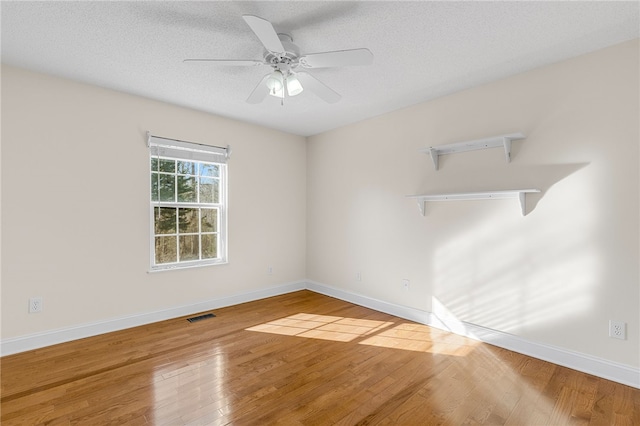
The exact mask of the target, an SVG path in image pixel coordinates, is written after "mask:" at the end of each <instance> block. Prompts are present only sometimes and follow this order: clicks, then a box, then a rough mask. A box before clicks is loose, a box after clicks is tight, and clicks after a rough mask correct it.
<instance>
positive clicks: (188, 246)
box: [180, 235, 200, 261]
mask: <svg viewBox="0 0 640 426" xmlns="http://www.w3.org/2000/svg"><path fill="white" fill-rule="evenodd" d="M198 259H200V247H199V243H198V236H197V235H181V236H180V261H183V260H198Z"/></svg>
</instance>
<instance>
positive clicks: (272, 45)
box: [242, 15, 285, 54]
mask: <svg viewBox="0 0 640 426" xmlns="http://www.w3.org/2000/svg"><path fill="white" fill-rule="evenodd" d="M242 18H244V20H245V22H246V23H247V24H248V25H249V27H251V30H253V32H254V33H255V34H256V35H257V36H258V39H260V42H261V43H262V44H263V45H264V47H265V48H266V49H267V50H268V51H269V52H271V53H279V54H284V53H285V48H284V46H283V45H282V42H281V41H280V37H278V33H276V30H274V29H273V25H271V22H269V21H267V20H266V19H262V18H259V17H257V16H253V15H242Z"/></svg>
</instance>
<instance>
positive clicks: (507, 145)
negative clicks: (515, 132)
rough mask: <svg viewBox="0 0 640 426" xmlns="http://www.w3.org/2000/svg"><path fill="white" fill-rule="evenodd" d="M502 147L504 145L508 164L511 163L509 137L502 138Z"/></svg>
mask: <svg viewBox="0 0 640 426" xmlns="http://www.w3.org/2000/svg"><path fill="white" fill-rule="evenodd" d="M502 145H504V155H505V157H506V158H507V163H510V162H511V139H510V138H507V137H504V138H502ZM521 194H522V193H521Z"/></svg>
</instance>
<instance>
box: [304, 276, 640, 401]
mask: <svg viewBox="0 0 640 426" xmlns="http://www.w3.org/2000/svg"><path fill="white" fill-rule="evenodd" d="M307 289H309V290H311V291H315V292H316V293H321V294H324V295H326V296H331V297H335V298H336V299H340V300H344V301H346V302H350V303H354V304H356V305H360V306H364V307H367V308H371V309H375V310H376V311H380V312H385V313H388V314H390V315H394V316H397V317H400V318H404V319H408V320H411V321H415V322H419V323H421V324H426V325H429V326H432V327H436V328H439V329H442V330H446V331H450V332H452V333H456V334H459V335H462V336H465V337H469V338H471V339H474V340H478V341H481V342H485V343H489V344H492V345H494V346H498V347H500V348H504V349H508V350H511V351H514V352H518V353H521V354H523V355H527V356H531V357H533V358H538V359H541V360H544V361H548V362H552V363H554V364H558V365H561V366H563V367H567V368H571V369H573V370H577V371H581V372H583V373H587V374H592V375H594V376H597V377H601V378H603V379H607V380H611V381H614V382H618V383H622V384H624V385H627V386H632V387H634V388H639V389H640V369H638V368H634V367H631V366H628V365H624V364H620V363H616V362H613V361H608V360H605V359H601V358H597V357H594V356H591V355H586V354H582V353H579V352H575V351H571V350H568V349H563V348H559V347H556V346H551V345H547V344H544V343H539V342H533V341H530V340H526V339H523V338H522V337H518V336H515V335H512V334H509V333H505V332H502V331H497V330H492V329H489V328H485V327H481V326H478V325H474V324H470V323H466V322H462V321H458V320H453V319H450V318H446V317H440V316H437V315H436V314H434V313H432V312H427V311H422V310H419V309H415V308H410V307H407V306H400V305H396V304H393V303H388V302H384V301H381V300H377V299H373V298H371V297H367V296H363V295H360V294H355V293H351V292H348V291H345V290H341V289H337V288H335V287H331V286H327V285H325V284H321V283H318V282H315V281H310V280H307Z"/></svg>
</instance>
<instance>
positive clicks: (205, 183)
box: [200, 178, 220, 203]
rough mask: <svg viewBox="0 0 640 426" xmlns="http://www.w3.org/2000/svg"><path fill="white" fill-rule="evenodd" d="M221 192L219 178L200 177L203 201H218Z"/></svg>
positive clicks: (201, 198)
mask: <svg viewBox="0 0 640 426" xmlns="http://www.w3.org/2000/svg"><path fill="white" fill-rule="evenodd" d="M219 192H220V191H219V189H218V180H217V179H209V178H200V202H201V203H218V202H219V201H218V200H219V198H220V196H219Z"/></svg>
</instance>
